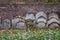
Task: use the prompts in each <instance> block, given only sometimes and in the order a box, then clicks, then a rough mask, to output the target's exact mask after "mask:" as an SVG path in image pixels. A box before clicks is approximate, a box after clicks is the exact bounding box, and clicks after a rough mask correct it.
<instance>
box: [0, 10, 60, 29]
mask: <svg viewBox="0 0 60 40" xmlns="http://www.w3.org/2000/svg"><path fill="white" fill-rule="evenodd" d="M25 20H32V21H35V25H34V26H35V27H39V28H59V27H60V19H59V16H58V14H57V13H51V14H49V15H48V17H47V15H46V13H44V12H43V11H40V12H38V13H37V14H36V15H35V16H34V14H32V13H31V12H30V13H27V14H26V16H25V17H22V18H21V16H16V17H14V18H13V19H12V20H11V21H10V20H9V19H5V20H3V22H2V23H1V20H0V27H1V28H2V29H9V28H10V27H11V26H10V25H11V24H12V28H26V22H25ZM11 22H12V23H11ZM32 24H33V23H32Z"/></svg>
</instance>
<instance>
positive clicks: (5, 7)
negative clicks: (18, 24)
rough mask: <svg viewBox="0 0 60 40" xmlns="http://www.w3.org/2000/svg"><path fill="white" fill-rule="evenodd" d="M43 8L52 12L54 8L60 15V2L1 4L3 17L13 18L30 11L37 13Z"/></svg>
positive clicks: (47, 11) (0, 11)
mask: <svg viewBox="0 0 60 40" xmlns="http://www.w3.org/2000/svg"><path fill="white" fill-rule="evenodd" d="M41 10H43V11H44V12H46V13H51V12H52V11H53V10H54V11H55V12H57V13H58V14H59V15H60V4H0V16H1V17H2V19H5V18H8V19H12V18H13V16H16V15H21V16H25V14H26V13H28V12H29V11H32V12H33V13H34V14H36V13H37V12H39V11H41Z"/></svg>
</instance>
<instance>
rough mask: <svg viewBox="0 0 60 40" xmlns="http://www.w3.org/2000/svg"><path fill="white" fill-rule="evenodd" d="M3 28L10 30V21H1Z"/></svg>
mask: <svg viewBox="0 0 60 40" xmlns="http://www.w3.org/2000/svg"><path fill="white" fill-rule="evenodd" d="M3 28H4V29H9V28H10V20H9V19H5V20H3Z"/></svg>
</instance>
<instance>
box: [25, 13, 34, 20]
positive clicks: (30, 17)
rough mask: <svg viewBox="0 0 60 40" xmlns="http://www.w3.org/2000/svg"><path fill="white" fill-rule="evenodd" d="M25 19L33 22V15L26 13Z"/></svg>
mask: <svg viewBox="0 0 60 40" xmlns="http://www.w3.org/2000/svg"><path fill="white" fill-rule="evenodd" d="M25 19H26V20H35V17H34V14H32V13H27V14H26V17H25Z"/></svg>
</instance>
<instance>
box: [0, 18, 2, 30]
mask: <svg viewBox="0 0 60 40" xmlns="http://www.w3.org/2000/svg"><path fill="white" fill-rule="evenodd" d="M1 28H2V18H1V17H0V29H1Z"/></svg>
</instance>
